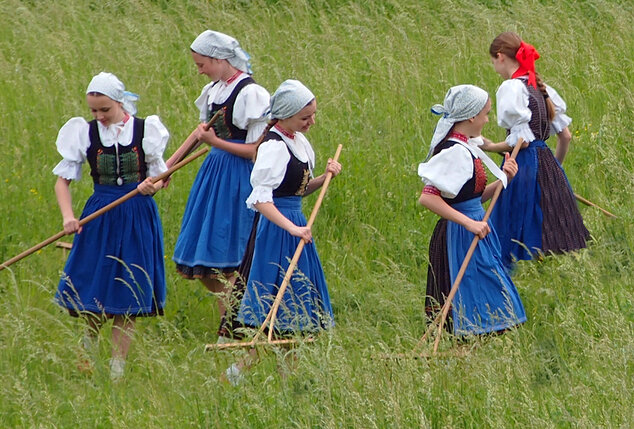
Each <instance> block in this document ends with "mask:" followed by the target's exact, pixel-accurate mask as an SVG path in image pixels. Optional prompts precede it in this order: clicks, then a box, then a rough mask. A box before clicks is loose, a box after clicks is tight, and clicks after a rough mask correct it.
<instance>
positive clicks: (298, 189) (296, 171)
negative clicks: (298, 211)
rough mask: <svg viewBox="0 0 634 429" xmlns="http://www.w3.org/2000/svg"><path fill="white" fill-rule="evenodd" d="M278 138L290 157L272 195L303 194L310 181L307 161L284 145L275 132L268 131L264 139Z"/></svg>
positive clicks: (276, 196)
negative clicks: (300, 158)
mask: <svg viewBox="0 0 634 429" xmlns="http://www.w3.org/2000/svg"><path fill="white" fill-rule="evenodd" d="M267 140H278V141H281V142H282V144H284V147H286V150H287V151H288V154H289V155H290V156H291V159H289V160H288V163H287V164H286V174H284V179H282V183H280V186H278V187H277V188H276V189H274V190H273V197H274V198H278V197H292V196H300V197H302V196H304V194H305V193H306V189H307V188H308V182H309V181H310V169H309V168H308V163H307V162H302V161H300V160H299V159H297V157H296V156H295V155H293V152H292V151H291V150H290V149H289V148H288V147H287V146H286V143H284V141H283V140H282V138H281V137H280V136H279V134H277V133H276V132H273V131H269V133H268V134H267V135H266V138H265V139H264V141H267Z"/></svg>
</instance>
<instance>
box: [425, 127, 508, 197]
mask: <svg viewBox="0 0 634 429" xmlns="http://www.w3.org/2000/svg"><path fill="white" fill-rule="evenodd" d="M450 140H452V141H456V142H457V143H458V144H455V145H453V146H451V147H449V148H447V149H443V150H441V151H440V152H438V153H437V154H436V155H434V156H432V157H431V158H430V159H429V161H427V162H423V163H421V164H419V165H418V175H419V176H420V178H421V179H422V181H423V183H424V184H425V185H429V186H433V187H434V188H436V189H438V190H439V191H440V195H441V196H443V197H445V198H455V197H456V195H458V193H459V192H460V190H461V189H462V187H463V186H464V185H465V183H467V182H468V181H469V180H470V179H471V178H472V177H473V158H472V155H473V156H474V157H475V158H479V159H480V160H481V161H482V162H483V163H484V164H485V165H486V166H487V167H488V168H489V170H490V171H491V172H492V173H493V175H494V176H496V177H497V178H498V179H500V180H501V181H502V184H503V185H504V187H506V185H507V181H508V179H507V177H506V174H505V173H503V172H502V170H500V169H499V168H498V166H497V165H495V162H494V161H493V160H492V159H491V158H489V157H488V155H486V154H485V153H484V152H483V151H482V149H480V148H479V147H478V146H479V145H482V143H483V142H482V139H481V138H474V139H469V142H468V143H463V142H461V141H459V140H453V139H450Z"/></svg>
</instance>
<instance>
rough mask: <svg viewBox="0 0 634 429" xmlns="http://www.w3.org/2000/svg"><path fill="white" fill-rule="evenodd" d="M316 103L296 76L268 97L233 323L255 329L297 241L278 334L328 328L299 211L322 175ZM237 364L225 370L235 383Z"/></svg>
mask: <svg viewBox="0 0 634 429" xmlns="http://www.w3.org/2000/svg"><path fill="white" fill-rule="evenodd" d="M316 110H317V102H316V100H315V96H314V95H313V93H312V92H311V91H310V90H309V89H308V88H306V86H304V85H303V84H302V83H301V82H299V81H297V80H286V81H284V82H283V83H282V84H281V85H280V87H279V88H278V89H277V90H276V91H275V93H274V94H273V96H272V97H271V121H270V122H269V127H268V128H267V130H266V131H265V133H264V135H263V138H262V139H261V144H260V145H259V146H258V149H257V157H256V160H255V165H254V167H253V172H252V173H251V184H252V185H253V191H252V192H251V194H250V195H249V197H248V198H247V200H246V204H247V206H248V207H249V208H251V209H252V210H257V211H258V212H259V213H260V215H261V218H260V221H259V223H258V227H257V234H256V238H255V248H254V252H253V262H252V266H251V270H250V272H249V276H248V279H247V286H246V290H245V293H244V297H243V298H242V302H241V305H240V311H239V313H238V320H239V321H240V322H241V323H243V324H244V325H245V326H248V327H252V328H255V329H257V328H259V327H260V326H261V325H262V323H263V322H264V320H265V318H266V316H267V314H268V312H269V310H270V309H271V305H272V303H273V301H274V299H275V296H276V295H277V292H278V290H279V286H280V285H281V283H282V281H283V279H284V276H285V273H286V267H288V265H289V261H290V259H291V258H292V256H293V254H294V253H295V249H296V248H297V246H298V244H299V241H300V240H304V241H305V242H306V245H305V247H304V249H303V251H302V254H301V257H300V258H299V261H298V262H297V272H296V273H295V274H294V275H293V276H292V278H291V280H290V282H289V285H288V288H287V289H286V292H285V294H284V297H283V299H282V302H281V304H280V307H279V311H278V314H277V320H276V323H275V330H276V333H277V334H278V335H283V336H284V335H294V334H300V333H301V334H310V333H315V332H318V331H319V330H321V329H328V328H330V327H332V326H333V325H334V317H333V313H332V307H331V305H330V296H329V294H328V288H327V286H326V279H325V277H324V272H323V268H322V266H321V262H320V260H319V256H318V254H317V249H316V247H315V244H314V243H313V240H312V232H311V229H310V228H309V227H307V226H306V218H305V217H304V214H303V213H302V197H304V196H306V195H308V194H310V193H312V192H314V191H315V190H317V189H319V188H320V187H321V186H322V185H323V183H324V180H325V178H326V174H322V175H320V176H318V177H315V178H313V177H312V172H313V169H314V166H315V153H314V151H313V148H312V146H311V145H310V143H309V142H308V140H307V139H306V137H305V136H304V133H306V132H307V131H308V130H309V129H310V127H311V126H312V125H313V124H314V123H315V112H316ZM326 172H331V173H332V175H333V176H336V175H338V174H339V173H340V172H341V164H340V163H339V162H335V161H333V160H331V159H329V160H328V163H327V167H326ZM241 366H242V364H235V365H233V366H232V367H230V368H229V369H228V370H227V374H226V375H227V377H228V378H229V380H230V381H235V380H236V379H237V378H236V377H238V375H239V372H240V369H241Z"/></svg>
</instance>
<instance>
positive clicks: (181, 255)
mask: <svg viewBox="0 0 634 429" xmlns="http://www.w3.org/2000/svg"><path fill="white" fill-rule="evenodd" d="M252 169H253V162H252V161H251V160H250V159H246V158H241V157H239V156H236V155H232V154H230V153H229V152H226V151H224V150H221V149H218V148H213V149H212V150H211V152H210V153H209V155H208V156H207V158H206V159H205V161H204V162H203V164H202V166H201V167H200V170H199V171H198V174H197V176H196V179H195V180H194V184H193V185H192V189H191V192H190V193H189V199H188V200H187V206H186V207H185V214H184V215H183V221H182V224H181V231H180V234H179V236H178V240H177V241H176V246H175V249H174V257H173V260H174V262H176V264H177V265H183V266H186V267H192V268H193V267H196V266H202V267H206V268H210V269H220V270H222V269H224V268H235V267H237V266H238V265H240V261H242V256H243V255H244V250H245V247H246V244H247V240H248V238H249V232H250V231H251V225H252V223H253V215H254V213H253V211H252V210H249V209H248V208H247V206H246V204H245V201H246V199H247V198H248V197H249V194H251V190H252V188H251V183H250V182H249V179H250V176H251V170H252Z"/></svg>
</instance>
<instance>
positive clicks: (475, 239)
mask: <svg viewBox="0 0 634 429" xmlns="http://www.w3.org/2000/svg"><path fill="white" fill-rule="evenodd" d="M523 143H524V139H522V138H520V139H519V140H518V142H517V144H516V145H515V147H514V148H513V152H512V153H511V159H515V158H516V157H517V154H518V152H519V150H520V148H521V147H522V144H523ZM502 187H503V186H502V183H501V182H500V183H498V185H497V186H496V187H495V191H494V192H493V196H492V197H491V203H490V204H489V207H488V208H487V211H486V213H485V214H484V218H483V219H482V221H483V222H487V221H488V220H489V216H490V215H491V212H492V211H493V207H494V206H495V203H496V202H497V199H498V197H499V196H500V192H502ZM479 241H480V238H479V237H478V236H477V235H476V236H475V237H473V241H472V242H471V246H469V250H468V251H467V254H466V256H465V258H464V261H462V265H461V266H460V270H459V271H458V275H457V276H456V279H455V280H454V283H453V285H452V286H451V290H450V291H449V295H448V296H447V299H446V300H445V304H444V305H443V306H442V311H441V313H440V314H439V315H437V316H436V318H435V319H434V321H433V322H432V323H431V324H430V325H429V328H428V329H427V331H425V334H424V335H423V337H422V338H421V339H420V340H419V341H418V344H416V347H415V348H414V350H416V349H417V348H418V347H419V346H420V345H422V344H423V343H424V342H425V340H426V339H427V337H428V336H429V334H430V333H431V332H432V331H433V330H434V328H435V326H436V323H437V322H438V319H440V323H438V328H437V332H436V338H435V340H434V351H433V353H432V354H433V355H436V353H437V351H438V345H439V344H440V337H441V335H442V329H443V327H444V325H445V321H446V320H447V314H448V313H449V307H450V306H451V301H452V300H453V298H454V296H455V295H456V293H457V292H458V287H459V286H460V282H461V281H462V277H463V276H464V273H465V272H466V271H467V266H468V265H469V261H471V257H472V256H473V253H474V252H475V249H476V246H477V245H478V242H479Z"/></svg>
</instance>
